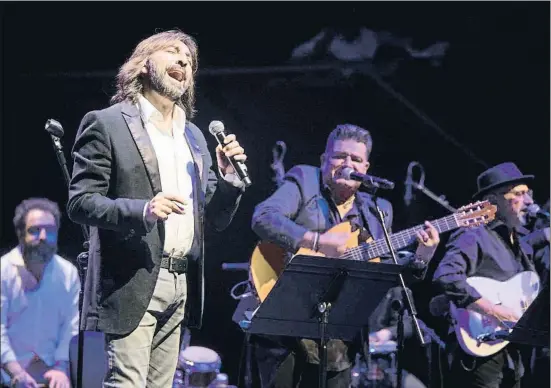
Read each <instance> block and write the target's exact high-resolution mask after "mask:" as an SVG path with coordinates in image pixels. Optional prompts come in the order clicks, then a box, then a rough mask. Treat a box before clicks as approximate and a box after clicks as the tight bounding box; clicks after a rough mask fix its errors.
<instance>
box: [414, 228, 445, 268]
mask: <svg viewBox="0 0 551 388" xmlns="http://www.w3.org/2000/svg"><path fill="white" fill-rule="evenodd" d="M417 241H418V242H419V246H418V247H417V250H416V252H415V256H416V258H417V260H422V261H424V262H425V263H426V262H429V261H430V259H432V256H434V252H436V248H437V247H438V244H439V243H440V234H439V233H438V230H436V228H435V227H434V226H432V224H431V223H430V222H428V221H425V229H424V230H420V231H418V232H417Z"/></svg>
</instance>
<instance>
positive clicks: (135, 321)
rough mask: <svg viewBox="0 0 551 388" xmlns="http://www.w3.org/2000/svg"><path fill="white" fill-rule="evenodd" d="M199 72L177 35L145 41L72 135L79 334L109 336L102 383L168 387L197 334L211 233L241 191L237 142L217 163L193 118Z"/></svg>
mask: <svg viewBox="0 0 551 388" xmlns="http://www.w3.org/2000/svg"><path fill="white" fill-rule="evenodd" d="M197 64H198V50H197V44H196V42H195V41H194V39H193V38H192V37H190V36H189V35H187V34H184V33H183V32H181V31H177V30H176V31H167V32H161V33H157V34H155V35H153V36H150V37H148V38H147V39H144V40H143V41H141V42H140V43H139V44H138V45H137V46H136V48H135V49H134V51H133V52H132V54H131V56H130V58H129V59H128V60H127V61H126V62H125V63H124V64H123V65H122V66H121V68H120V71H119V73H118V76H117V91H116V93H115V95H114V96H113V98H112V99H111V102H112V105H111V106H110V107H108V108H106V109H102V110H96V111H93V112H89V113H87V114H86V115H85V116H84V118H83V119H82V122H81V124H80V127H79V130H78V133H77V136H76V140H75V144H74V147H73V155H74V167H73V176H72V180H71V183H70V188H69V201H68V204H67V210H68V214H69V217H70V218H71V219H72V220H73V221H75V222H77V223H81V224H85V225H89V226H90V228H91V229H90V248H89V264H88V270H87V275H86V283H85V293H84V303H83V311H82V319H81V326H82V327H83V328H84V329H85V330H97V331H101V332H104V333H105V337H106V351H107V357H108V371H107V374H106V376H105V381H104V387H117V388H121V387H123V388H124V387H128V388H135V387H146V386H147V387H163V388H165V387H170V386H172V378H173V376H174V372H175V370H176V365H177V360H178V352H179V338H180V330H181V325H182V323H184V324H185V325H187V327H200V326H201V320H202V314H203V303H204V275H203V267H204V265H203V250H204V249H203V246H204V243H203V236H204V228H205V227H207V226H211V227H214V228H215V229H216V230H223V229H224V228H226V227H227V226H228V224H229V223H230V222H231V220H232V217H233V215H234V214H235V211H236V210H237V207H238V204H239V200H240V198H241V195H242V193H243V192H244V184H243V182H242V181H241V180H240V179H239V178H238V176H237V174H236V173H235V171H234V169H233V167H232V166H231V164H230V163H229V161H228V158H229V157H233V158H235V159H236V160H238V161H245V160H246V155H245V153H244V150H243V148H242V147H241V146H240V145H239V143H238V142H237V140H236V138H235V136H234V135H233V134H230V135H228V136H226V137H225V140H224V146H223V147H221V146H218V147H217V148H216V161H217V167H215V166H214V165H213V161H212V158H211V156H210V153H209V150H208V148H207V143H206V140H205V137H204V135H203V133H202V132H201V130H199V128H197V127H196V126H195V125H194V124H193V123H191V122H190V121H189V120H190V119H191V118H192V117H193V115H194V113H195V109H194V102H195V93H194V89H195V80H194V77H195V75H196V72H197ZM215 170H217V171H215Z"/></svg>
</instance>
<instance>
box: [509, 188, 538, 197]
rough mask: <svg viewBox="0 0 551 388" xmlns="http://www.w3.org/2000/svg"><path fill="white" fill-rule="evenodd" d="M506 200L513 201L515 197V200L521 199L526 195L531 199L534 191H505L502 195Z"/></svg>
mask: <svg viewBox="0 0 551 388" xmlns="http://www.w3.org/2000/svg"><path fill="white" fill-rule="evenodd" d="M502 194H503V195H504V196H505V198H506V199H513V197H516V198H522V197H524V196H526V195H528V196H529V197H530V198H533V197H534V191H533V190H531V189H528V190H515V191H513V190H511V191H506V192H504V193H502Z"/></svg>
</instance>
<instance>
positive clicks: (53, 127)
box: [44, 119, 64, 137]
mask: <svg viewBox="0 0 551 388" xmlns="http://www.w3.org/2000/svg"><path fill="white" fill-rule="evenodd" d="M44 129H45V130H46V132H48V133H50V134H52V135H54V136H56V137H63V133H64V131H63V127H62V126H61V124H60V123H59V121H57V120H54V119H49V120H48V121H46V125H45V126H44Z"/></svg>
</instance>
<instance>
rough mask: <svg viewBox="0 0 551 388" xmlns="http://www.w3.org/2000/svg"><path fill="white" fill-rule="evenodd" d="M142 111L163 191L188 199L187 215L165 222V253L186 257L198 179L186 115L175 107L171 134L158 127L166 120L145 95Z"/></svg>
mask: <svg viewBox="0 0 551 388" xmlns="http://www.w3.org/2000/svg"><path fill="white" fill-rule="evenodd" d="M138 109H139V110H140V114H141V117H142V120H143V123H144V126H145V129H146V131H147V134H148V135H149V138H150V139H151V143H152V144H153V148H154V150H155V155H156V156H157V162H158V164H159V174H160V176H161V187H162V190H163V192H164V193H167V194H178V195H180V196H182V197H184V198H185V199H186V204H185V209H184V214H176V213H172V214H170V215H169V216H168V219H167V220H166V221H165V242H164V253H167V254H171V253H172V254H175V255H178V256H183V255H186V254H187V253H188V252H189V250H190V249H191V245H192V243H193V237H194V225H195V224H194V215H193V187H194V186H193V184H194V179H196V177H195V169H194V161H193V157H192V155H191V151H190V149H189V145H188V143H187V141H186V138H185V125H186V113H185V112H184V110H183V109H182V108H180V107H179V106H175V108H174V115H173V118H172V134H170V133H169V132H168V131H162V130H160V129H159V128H158V127H157V125H156V123H158V122H160V121H162V120H163V116H162V114H161V112H159V111H158V110H157V108H155V107H154V106H153V104H151V103H150V102H149V101H148V100H147V99H146V98H145V97H143V96H141V95H140V96H139V99H138Z"/></svg>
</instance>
